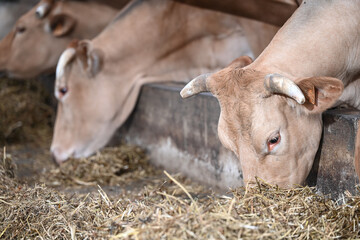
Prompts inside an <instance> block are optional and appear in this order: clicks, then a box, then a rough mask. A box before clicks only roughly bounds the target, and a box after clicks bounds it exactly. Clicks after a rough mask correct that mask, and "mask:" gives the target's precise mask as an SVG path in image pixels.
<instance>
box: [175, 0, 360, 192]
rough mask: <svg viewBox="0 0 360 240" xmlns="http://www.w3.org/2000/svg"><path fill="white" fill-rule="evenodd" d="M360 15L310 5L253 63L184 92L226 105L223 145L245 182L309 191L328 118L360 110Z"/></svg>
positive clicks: (322, 3)
mask: <svg viewBox="0 0 360 240" xmlns="http://www.w3.org/2000/svg"><path fill="white" fill-rule="evenodd" d="M359 11H360V1H359V0H355V1H353V0H333V1H326V0H306V1H304V2H303V3H302V5H301V6H300V7H299V8H298V10H297V11H296V12H295V13H294V14H293V16H292V17H291V18H290V19H289V20H288V21H287V23H286V24H285V25H284V26H283V27H282V28H281V29H280V30H279V32H278V33H277V34H276V35H275V37H274V38H273V40H272V41H271V43H270V44H269V46H268V47H267V48H266V49H265V50H264V52H263V53H262V54H261V55H260V56H259V58H258V59H256V60H255V61H254V62H253V63H251V61H250V59H249V58H247V57H242V58H238V59H237V60H235V61H234V62H233V63H232V64H230V66H228V67H227V68H225V69H223V70H220V71H218V72H216V73H213V74H207V75H203V76H199V77H197V78H195V79H194V80H193V81H191V82H190V83H189V84H188V85H187V86H185V88H184V89H183V90H182V92H181V95H182V96H183V97H189V96H192V95H194V94H197V93H199V92H202V91H210V92H212V93H213V94H214V96H215V97H216V98H217V99H218V100H219V103H220V107H221V114H220V120H219V125H218V134H219V138H220V140H221V142H222V143H223V145H224V146H226V147H227V148H229V149H230V150H232V151H233V152H234V153H236V155H237V157H238V158H239V160H240V162H241V166H242V170H243V174H244V180H245V182H249V181H252V180H253V179H254V177H255V176H258V177H260V178H262V179H265V180H267V181H269V182H271V183H275V184H278V185H279V186H283V187H288V186H292V185H294V184H303V183H304V181H305V179H306V177H307V175H308V173H309V171H310V169H311V167H312V164H313V161H314V157H315V154H316V151H317V149H318V146H319V142H320V137H321V132H322V119H321V114H322V112H324V111H325V110H326V109H328V108H330V107H332V106H334V104H335V103H336V102H337V100H338V99H339V97H340V96H341V97H340V101H342V102H346V103H348V104H349V105H351V106H353V107H356V108H360V100H359V97H358V94H357V93H358V92H359V87H360V84H359V81H356V79H357V78H358V77H359V76H360V75H359V74H360V64H359V62H360V35H359V29H360V15H359V14H358V13H359ZM344 86H345V90H344V93H343V87H344ZM342 93H343V94H342Z"/></svg>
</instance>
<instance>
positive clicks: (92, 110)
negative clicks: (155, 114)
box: [51, 0, 256, 163]
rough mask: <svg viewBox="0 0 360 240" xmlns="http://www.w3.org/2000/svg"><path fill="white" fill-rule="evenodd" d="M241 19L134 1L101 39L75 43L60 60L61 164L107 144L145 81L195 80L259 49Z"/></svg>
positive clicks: (57, 140)
mask: <svg viewBox="0 0 360 240" xmlns="http://www.w3.org/2000/svg"><path fill="white" fill-rule="evenodd" d="M240 25H241V20H240V19H239V18H238V17H235V16H231V15H227V14H223V13H220V12H215V11H210V10H203V9H199V8H196V7H192V6H188V5H185V4H182V3H177V2H174V1H167V0H149V1H144V0H134V1H132V2H130V3H129V5H127V6H126V7H125V8H124V9H123V10H122V11H121V12H120V13H119V14H118V16H117V17H116V18H115V20H114V22H113V23H112V24H111V25H110V26H108V27H107V28H106V29H105V30H104V31H103V32H102V33H101V34H99V35H98V36H97V37H96V38H94V39H93V40H91V41H89V40H81V41H78V42H73V43H72V44H71V45H70V47H69V48H68V49H67V50H65V51H64V52H63V54H62V55H61V57H60V59H59V62H58V66H57V76H56V84H55V85H56V86H55V96H56V97H57V99H58V109H57V116H56V121H55V129H54V135H53V140H52V144H51V152H52V154H53V156H54V159H55V160H56V162H58V163H62V162H63V161H65V160H67V159H68V158H69V157H75V158H80V157H86V156H89V155H91V154H92V153H94V152H95V151H97V150H98V149H100V148H101V147H103V146H104V145H105V144H106V143H107V142H108V141H109V139H110V138H111V136H112V135H113V133H114V132H115V131H116V129H117V128H119V127H120V126H121V125H122V124H123V123H124V121H125V120H126V119H127V117H128V116H129V114H130V113H131V112H132V109H133V108H134V105H135V103H136V100H137V97H138V94H139V91H140V88H141V86H142V85H144V84H146V83H151V82H165V81H174V82H188V81H189V80H190V79H192V78H193V77H195V76H196V75H198V74H201V73H204V72H207V71H215V70H218V69H220V68H222V67H224V66H226V65H227V64H228V63H230V62H231V60H232V59H234V58H235V57H238V56H240V55H242V54H252V53H251V50H250V49H249V45H248V42H247V40H246V38H245V37H244V33H243V31H242V28H241V26H240ZM254 31H256V30H254ZM159 107H161V106H159Z"/></svg>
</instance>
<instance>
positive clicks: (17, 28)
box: [16, 26, 26, 33]
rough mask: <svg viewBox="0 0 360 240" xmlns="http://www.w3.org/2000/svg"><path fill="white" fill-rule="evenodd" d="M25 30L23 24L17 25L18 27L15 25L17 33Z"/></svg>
mask: <svg viewBox="0 0 360 240" xmlns="http://www.w3.org/2000/svg"><path fill="white" fill-rule="evenodd" d="M25 30H26V28H25V27H24V26H18V27H16V31H17V32H18V33H23V32H25Z"/></svg>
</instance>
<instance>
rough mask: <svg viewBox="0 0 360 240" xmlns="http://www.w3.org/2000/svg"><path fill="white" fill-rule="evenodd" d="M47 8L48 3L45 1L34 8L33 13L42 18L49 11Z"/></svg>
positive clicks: (48, 7) (48, 6)
mask: <svg viewBox="0 0 360 240" xmlns="http://www.w3.org/2000/svg"><path fill="white" fill-rule="evenodd" d="M49 9H50V4H49V3H47V2H46V3H43V4H41V5H40V6H39V7H38V8H37V9H36V12H35V14H36V16H37V17H38V18H43V17H45V15H46V13H47V12H48V11H49Z"/></svg>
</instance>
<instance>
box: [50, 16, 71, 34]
mask: <svg viewBox="0 0 360 240" xmlns="http://www.w3.org/2000/svg"><path fill="white" fill-rule="evenodd" d="M75 25H76V20H75V19H74V18H73V17H71V16H69V15H67V14H64V13H61V14H56V15H54V16H50V29H51V32H52V33H53V35H54V36H55V37H62V36H65V35H67V34H70V33H71V32H72V31H73V30H74V28H75Z"/></svg>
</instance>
